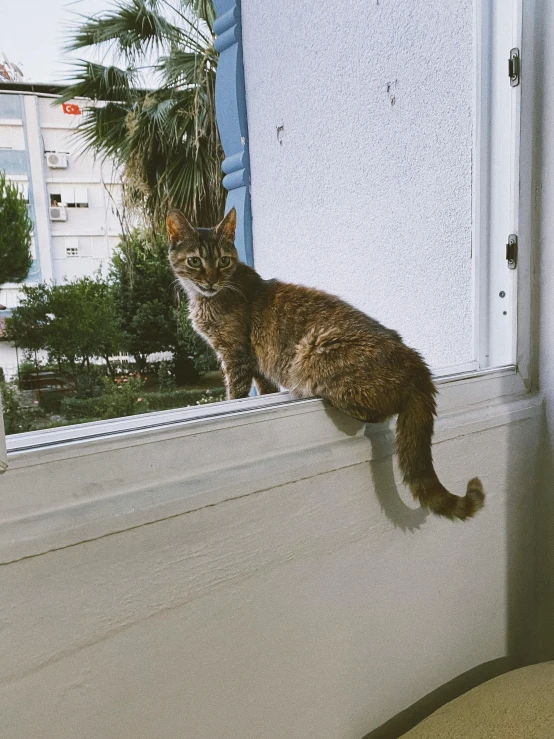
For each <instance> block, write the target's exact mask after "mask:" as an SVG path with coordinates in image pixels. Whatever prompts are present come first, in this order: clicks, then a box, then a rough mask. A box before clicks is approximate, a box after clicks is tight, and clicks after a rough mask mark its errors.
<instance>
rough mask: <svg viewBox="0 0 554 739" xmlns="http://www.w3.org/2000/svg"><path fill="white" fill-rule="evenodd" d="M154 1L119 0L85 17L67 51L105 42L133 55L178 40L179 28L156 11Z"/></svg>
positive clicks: (180, 34)
mask: <svg viewBox="0 0 554 739" xmlns="http://www.w3.org/2000/svg"><path fill="white" fill-rule="evenodd" d="M157 5H158V3H157V2H154V3H153V2H151V0H124V1H123V0H122V1H121V2H119V3H118V4H117V5H116V9H115V10H113V11H111V12H108V13H104V14H102V15H96V16H93V17H90V18H88V19H87V20H86V21H85V23H83V24H82V25H81V26H79V27H78V28H77V29H75V31H74V33H73V37H72V39H71V41H69V42H68V43H67V44H66V49H67V50H68V51H76V50H78V49H83V48H87V47H91V46H102V45H108V46H109V47H111V48H113V49H114V50H116V51H117V52H118V53H119V54H122V55H124V56H126V57H127V58H131V59H134V58H135V57H136V56H137V55H138V56H141V55H144V54H148V53H150V52H151V51H155V50H156V49H160V48H163V47H164V46H166V45H167V43H168V42H169V43H171V42H179V41H180V40H181V38H182V31H181V29H179V28H178V27H177V26H175V25H174V24H173V23H171V22H170V21H169V20H168V19H167V18H165V17H164V16H163V15H161V14H160V13H158V12H157Z"/></svg>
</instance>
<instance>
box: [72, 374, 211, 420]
mask: <svg viewBox="0 0 554 739" xmlns="http://www.w3.org/2000/svg"><path fill="white" fill-rule="evenodd" d="M130 379H131V382H129V383H124V382H122V383H121V384H118V383H117V382H116V383H113V385H115V386H116V389H112V388H111V387H110V388H109V389H108V391H107V392H106V394H105V395H101V396H100V397H99V398H65V399H64V400H62V402H61V414H62V415H63V416H65V417H66V418H67V419H68V420H72V421H84V420H86V421H90V420H92V419H100V418H119V417H122V416H131V415H135V414H137V413H144V412H146V411H165V410H171V409H172V408H184V407H186V406H190V405H204V404H205V403H214V402H216V401H218V400H224V398H225V389H224V388H222V387H218V388H212V389H210V390H171V391H166V392H155V393H146V394H141V395H138V397H140V398H142V400H141V401H140V402H138V397H137V389H136V388H137V387H140V385H138V386H137V385H136V384H135V383H134V382H133V381H132V379H133V378H130ZM117 387H121V390H118V389H117Z"/></svg>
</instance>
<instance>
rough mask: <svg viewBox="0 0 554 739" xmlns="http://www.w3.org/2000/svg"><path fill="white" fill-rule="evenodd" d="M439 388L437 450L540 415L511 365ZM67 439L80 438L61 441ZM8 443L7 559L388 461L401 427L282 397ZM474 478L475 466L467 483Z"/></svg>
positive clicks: (0, 546)
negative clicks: (368, 422)
mask: <svg viewBox="0 0 554 739" xmlns="http://www.w3.org/2000/svg"><path fill="white" fill-rule="evenodd" d="M438 384H439V385H440V389H441V393H440V406H441V410H440V414H439V420H438V422H437V427H436V434H435V439H434V443H435V445H440V444H441V443H442V442H445V441H448V440H451V439H455V438H457V437H461V436H467V435H469V434H474V433H479V432H482V431H484V430H487V429H492V428H495V427H498V426H503V425H506V424H508V423H511V422H514V421H518V420H521V419H526V418H531V417H538V415H539V414H540V412H541V404H542V399H541V397H540V396H538V395H534V396H533V395H525V394H524V392H525V391H524V388H523V384H522V383H521V380H520V378H519V376H518V375H517V373H515V372H514V371H513V370H512V371H505V372H501V373H498V372H495V373H487V374H485V375H483V376H482V377H481V378H480V379H479V381H478V378H476V377H472V378H465V379H458V380H457V381H456V382H449V381H447V380H441V381H440V382H439V383H438ZM493 390H494V391H495V392H496V396H495V397H494V398H490V397H488V398H487V397H486V396H487V393H489V395H490V393H491V392H492V391H493ZM469 398H471V401H472V402H470V400H469ZM224 407H226V410H223V408H224ZM215 414H217V415H215ZM152 416H155V418H152ZM192 416H194V418H192ZM148 423H150V424H151V425H146V424H148ZM126 424H130V425H126ZM133 424H134V425H133ZM68 432H70V433H72V434H73V436H75V434H76V433H81V434H82V436H81V437H80V438H79V439H78V440H73V441H68V440H64V439H63V438H62V437H63V434H64V433H68ZM32 437H34V438H32ZM7 442H8V452H9V453H10V454H9V462H10V469H9V470H8V472H7V474H5V475H3V476H2V477H0V489H1V491H2V495H1V496H0V564H1V563H8V562H13V561H16V560H18V559H21V558H25V557H30V556H36V555H39V554H42V553H44V552H47V551H52V550H55V549H60V548H64V547H67V546H72V545H75V544H78V543H80V542H83V541H89V540H92V539H97V538H101V537H103V536H107V535H111V534H115V533H118V532H121V531H125V530H128V529H131V528H135V527H137V526H143V525H146V524H149V523H153V522H154V521H159V520H163V519H167V518H171V517H173V516H178V515H182V514H184V513H187V512H190V511H193V510H198V509H201V508H205V507H209V506H213V505H217V504H220V503H223V502H226V501H229V500H233V499H238V498H243V497H245V496H248V495H251V494H254V493H257V492H261V491H262V490H267V489H271V488H275V487H279V486H281V485H285V484H287V483H290V482H293V481H297V480H300V479H305V478H307V477H313V476H316V475H319V474H323V473H325V472H328V471H331V470H336V469H340V468H345V467H350V466H353V465H357V464H360V463H368V462H370V461H372V460H376V459H382V458H385V457H388V456H390V455H391V454H392V452H393V449H394V422H392V421H391V422H388V423H385V424H374V425H366V426H364V425H363V424H361V423H359V422H357V421H355V420H354V419H351V418H349V417H348V416H345V415H344V414H342V413H340V412H339V411H337V410H336V409H334V408H331V407H329V406H327V405H326V404H325V403H323V401H321V400H319V399H315V398H314V399H309V400H302V401H292V402H291V401H290V399H289V396H288V394H286V393H280V394H276V395H274V396H264V397H262V398H245V399H243V400H240V401H234V402H231V403H228V404H226V406H222V405H220V406H219V407H218V408H217V409H213V408H211V407H210V406H206V407H203V408H197V407H195V408H191V409H182V410H180V411H166V412H163V413H158V414H149V415H145V416H142V417H138V416H136V417H134V418H131V419H115V420H114V421H110V422H98V423H93V424H87V428H86V429H84V428H82V427H78V426H77V427H73V428H72V429H68V428H64V429H51V430H49V431H45V432H42V433H40V434H36V433H35V434H20V435H17V436H11V437H8V439H7ZM478 472H479V471H478V470H474V469H473V468H472V467H471V465H469V464H468V476H470V475H472V474H477V473H478ZM444 482H445V484H447V485H452V490H453V492H459V493H460V494H461V493H462V492H463V491H462V490H461V489H460V490H456V487H455V485H454V484H453V482H452V481H449V480H448V479H445V480H444ZM464 484H465V483H464Z"/></svg>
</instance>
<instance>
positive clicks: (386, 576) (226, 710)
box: [0, 400, 540, 739]
mask: <svg viewBox="0 0 554 739" xmlns="http://www.w3.org/2000/svg"><path fill="white" fill-rule="evenodd" d="M533 402H534V401H532V400H531V401H527V400H523V401H520V403H519V404H517V403H516V404H515V405H513V407H509V406H506V407H504V408H498V407H497V408H496V409H495V410H493V412H492V416H490V415H489V419H488V422H487V420H486V419H485V415H486V414H484V413H483V412H481V413H473V415H472V416H471V417H470V416H469V415H468V414H464V415H463V416H461V417H459V418H458V419H457V420H456V419H454V418H451V419H450V424H452V423H454V426H452V425H450V427H449V428H445V429H443V432H442V434H441V436H440V437H439V438H440V439H441V441H440V443H438V444H437V445H436V446H435V458H436V463H437V468H438V472H439V474H440V475H441V477H442V478H443V479H444V481H445V482H446V483H447V484H448V485H451V486H452V489H454V490H458V491H459V490H461V489H462V488H463V487H464V485H465V481H466V480H467V478H468V475H469V474H473V473H475V472H477V471H479V472H480V474H482V476H483V481H484V484H485V487H486V489H487V494H488V499H487V505H486V507H485V509H484V510H483V511H482V512H481V513H480V514H479V516H478V517H477V518H476V519H475V520H473V521H471V522H469V523H466V524H459V523H458V524H455V523H451V522H448V521H444V520H439V519H437V518H436V517H433V516H429V517H427V518H424V517H423V516H421V515H420V512H419V511H409V510H408V509H407V508H405V507H404V506H403V504H402V503H401V502H400V500H399V493H398V490H397V488H396V485H395V484H394V481H393V477H392V467H391V458H390V456H389V454H388V453H387V452H386V451H385V449H386V445H385V444H384V440H383V439H382V438H380V437H379V434H378V433H377V431H378V429H371V431H370V434H369V438H367V437H366V436H364V433H363V431H361V432H359V433H357V434H355V435H349V434H347V433H345V431H344V429H346V428H347V427H348V424H347V423H346V419H345V418H343V420H342V422H341V423H340V426H341V427H343V431H340V430H338V429H337V428H336V426H335V425H334V424H333V423H332V422H331V420H330V414H327V413H326V412H325V411H324V410H323V409H321V410H315V411H314V410H312V411H310V410H309V409H306V410H305V412H304V413H303V415H301V416H287V417H285V416H281V417H277V416H274V417H272V419H270V420H266V421H261V420H260V419H259V418H258V419H256V418H250V420H249V418H248V416H245V417H243V418H242V420H241V421H240V423H241V425H239V426H234V427H233V428H232V429H225V423H228V421H227V422H225V423H224V422H222V423H221V428H220V429H219V430H218V431H213V432H209V429H208V428H207V427H205V428H203V427H202V426H200V429H201V431H202V430H203V431H204V433H201V432H200V433H199V432H198V428H199V427H198V426H196V432H195V430H194V429H189V430H188V432H187V434H188V435H184V436H180V433H182V429H179V428H178V427H177V428H176V429H175V430H174V431H171V432H169V431H168V432H166V433H165V434H164V435H162V436H163V438H161V437H160V435H159V434H158V436H151V437H149V438H148V439H144V438H142V440H140V439H138V443H137V444H136V445H133V439H132V438H131V439H129V438H127V439H112V440H111V441H106V442H103V443H101V444H100V446H99V443H96V444H95V445H93V446H92V447H91V448H90V449H87V448H86V445H85V446H83V447H82V448H81V453H82V456H81V457H79V456H78V455H77V456H76V457H69V458H68V459H66V458H65V456H66V455H67V453H68V452H67V451H66V450H65V449H63V448H61V449H51V450H50V451H47V452H45V453H44V454H43V460H42V463H41V462H40V460H39V459H38V458H37V456H36V455H35V456H33V457H32V462H31V464H29V463H28V462H27V464H26V460H25V459H24V458H23V459H21V458H19V459H16V460H14V461H13V463H12V469H11V470H8V472H7V473H6V474H5V475H3V476H1V477H0V492H1V493H2V495H1V496H0V533H1V534H2V536H1V538H0V543H1V546H0V563H1V564H2V565H3V566H0V592H1V593H2V598H1V599H0V624H1V626H2V628H1V629H0V653H1V654H2V659H1V661H0V736H2V737H6V739H7V738H8V737H9V739H75V738H76V737H79V739H89V738H90V739H97V738H102V739H104V738H105V739H111V738H112V737H113V738H114V739H115V737H117V739H176V738H177V737H186V739H189V738H190V739H213V737H222V738H224V739H239V738H240V739H262V738H263V739H285V738H286V739H361V737H363V736H364V735H365V734H366V733H367V732H369V731H371V730H372V729H374V728H375V727H378V726H380V725H381V724H382V723H383V722H386V721H388V720H389V719H390V718H391V717H392V716H394V715H395V714H397V713H398V712H400V711H403V710H404V709H406V708H407V707H408V706H410V705H411V704H413V703H414V702H416V701H418V700H419V699H421V698H422V697H423V696H425V695H427V694H428V693H430V692H431V691H434V690H436V689H437V688H439V687H440V686H442V685H444V684H445V683H446V682H448V681H450V680H452V679H454V678H457V677H458V676H460V675H462V674H463V673H465V672H466V671H468V670H473V669H474V668H476V667H478V666H482V667H483V669H485V670H489V669H492V670H493V671H494V670H501V669H503V668H504V669H505V668H506V667H507V666H508V665H509V664H513V661H514V660H515V661H517V660H518V657H520V656H521V654H522V653H524V652H525V651H526V647H527V646H528V642H529V626H530V624H531V623H533V620H534V608H533V604H534V580H533V561H532V557H531V555H530V552H531V550H532V542H533V534H534V531H533V522H534V518H535V516H536V515H539V511H538V510H537V509H536V507H534V506H531V505H529V491H530V490H532V489H533V488H534V484H535V473H536V468H537V447H538V445H537V439H538V433H539V423H540V413H539V411H540V408H539V407H538V406H537V405H536V404H535V405H534V406H533ZM333 417H334V418H336V414H335V416H333ZM516 419H517V420H516ZM457 423H459V424H460V429H461V433H460V430H458V431H457V430H456V424H457ZM476 427H477V428H480V429H481V430H476ZM310 429H311V433H310ZM352 432H353V429H352V428H351V429H350V434H352ZM374 432H375V433H374ZM249 436H250V437H251V438H250V448H251V451H250V453H249V455H247V456H246V464H244V465H243V466H239V467H237V466H236V460H234V458H233V455H234V454H235V453H236V451H237V448H238V449H239V450H240V453H241V458H244V457H242V454H243V450H242V444H243V442H248V439H249ZM212 437H213V438H212ZM218 438H219V439H220V441H219V442H218V441H217V439H218ZM230 438H232V444H230V443H229V439H230ZM135 439H136V437H135ZM300 439H303V440H304V444H305V446H304V447H302V445H301V442H300ZM308 439H309V444H308V441H307V440H308ZM331 439H334V441H331ZM316 440H317V441H318V442H319V446H318V445H316V446H315V447H314V448H311V447H310V444H314V443H315V441H316ZM324 440H327V441H326V442H325V443H324V444H321V442H322V441H324ZM272 442H273V444H272ZM218 444H219V446H218ZM276 444H277V445H278V446H279V449H280V456H278V457H277V459H275V458H272V457H269V458H268V457H267V449H270V448H271V450H272V454H275V445H276ZM287 446H288V449H287ZM300 447H302V448H301V449H300V451H299V448H300ZM372 447H373V452H372V456H373V457H374V459H373V461H372V462H368V461H363V460H364V459H365V460H367V458H368V452H369V451H370V450H371V448H372ZM208 449H209V450H210V451H211V455H208ZM179 450H182V451H181V457H179ZM283 450H284V451H283ZM191 458H193V459H195V461H196V468H195V469H191V468H190V465H189V464H188V460H189V459H191ZM197 460H202V461H197ZM208 461H209V464H208V465H207V466H206V463H207V462H208ZM252 468H253V469H254V472H252V471H251V470H252ZM322 470H326V471H324V472H322ZM37 479H40V480H41V485H40V486H37ZM283 481H285V482H283ZM214 495H216V496H217V497H216V498H215V499H214ZM64 496H65V498H67V500H65V502H62V498H63V497H64ZM118 496H121V497H120V498H119V499H118ZM237 496H238V497H237ZM156 504H157V505H159V506H161V507H160V508H158V509H156V508H155V506H156ZM118 505H119V506H120V505H123V506H124V508H118V507H117V506H118ZM164 505H166V506H168V507H167V508H164V507H163V506H164ZM410 505H412V506H413V503H411V504H410ZM110 506H112V507H113V512H112V515H111V517H108V518H104V517H103V515H102V512H103V511H104V512H109V510H110ZM117 510H119V515H116V511H117ZM125 511H126V513H125ZM151 511H154V512H155V517H154V514H152V513H151ZM49 526H51V527H52V528H51V530H50V531H45V536H44V537H42V538H41V536H42V533H43V532H42V529H43V528H44V529H48V528H49ZM58 526H59V527H60V528H59V529H58V528H57V527H58ZM82 527H85V528H82ZM106 527H107V528H106ZM56 532H57V533H56ZM110 532H111V535H110ZM68 536H69V538H67V537H68ZM77 536H79V538H76V537H77ZM71 544H73V545H71ZM41 552H42V553H41ZM464 687H467V683H464V681H463V680H462V682H461V683H460V684H459V685H458V689H459V690H463V688H464ZM383 736H384V735H383ZM387 736H388V737H395V739H396V737H397V736H398V734H397V733H394V732H392V731H391V732H390V733H389V734H388V735H387Z"/></svg>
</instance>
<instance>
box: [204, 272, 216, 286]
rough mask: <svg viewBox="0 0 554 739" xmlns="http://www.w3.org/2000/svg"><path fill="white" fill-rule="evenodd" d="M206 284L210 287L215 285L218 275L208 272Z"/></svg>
mask: <svg viewBox="0 0 554 739" xmlns="http://www.w3.org/2000/svg"><path fill="white" fill-rule="evenodd" d="M206 282H207V283H208V285H209V286H210V287H212V285H215V283H216V282H217V275H216V274H214V273H213V272H208V273H207V275H206Z"/></svg>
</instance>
